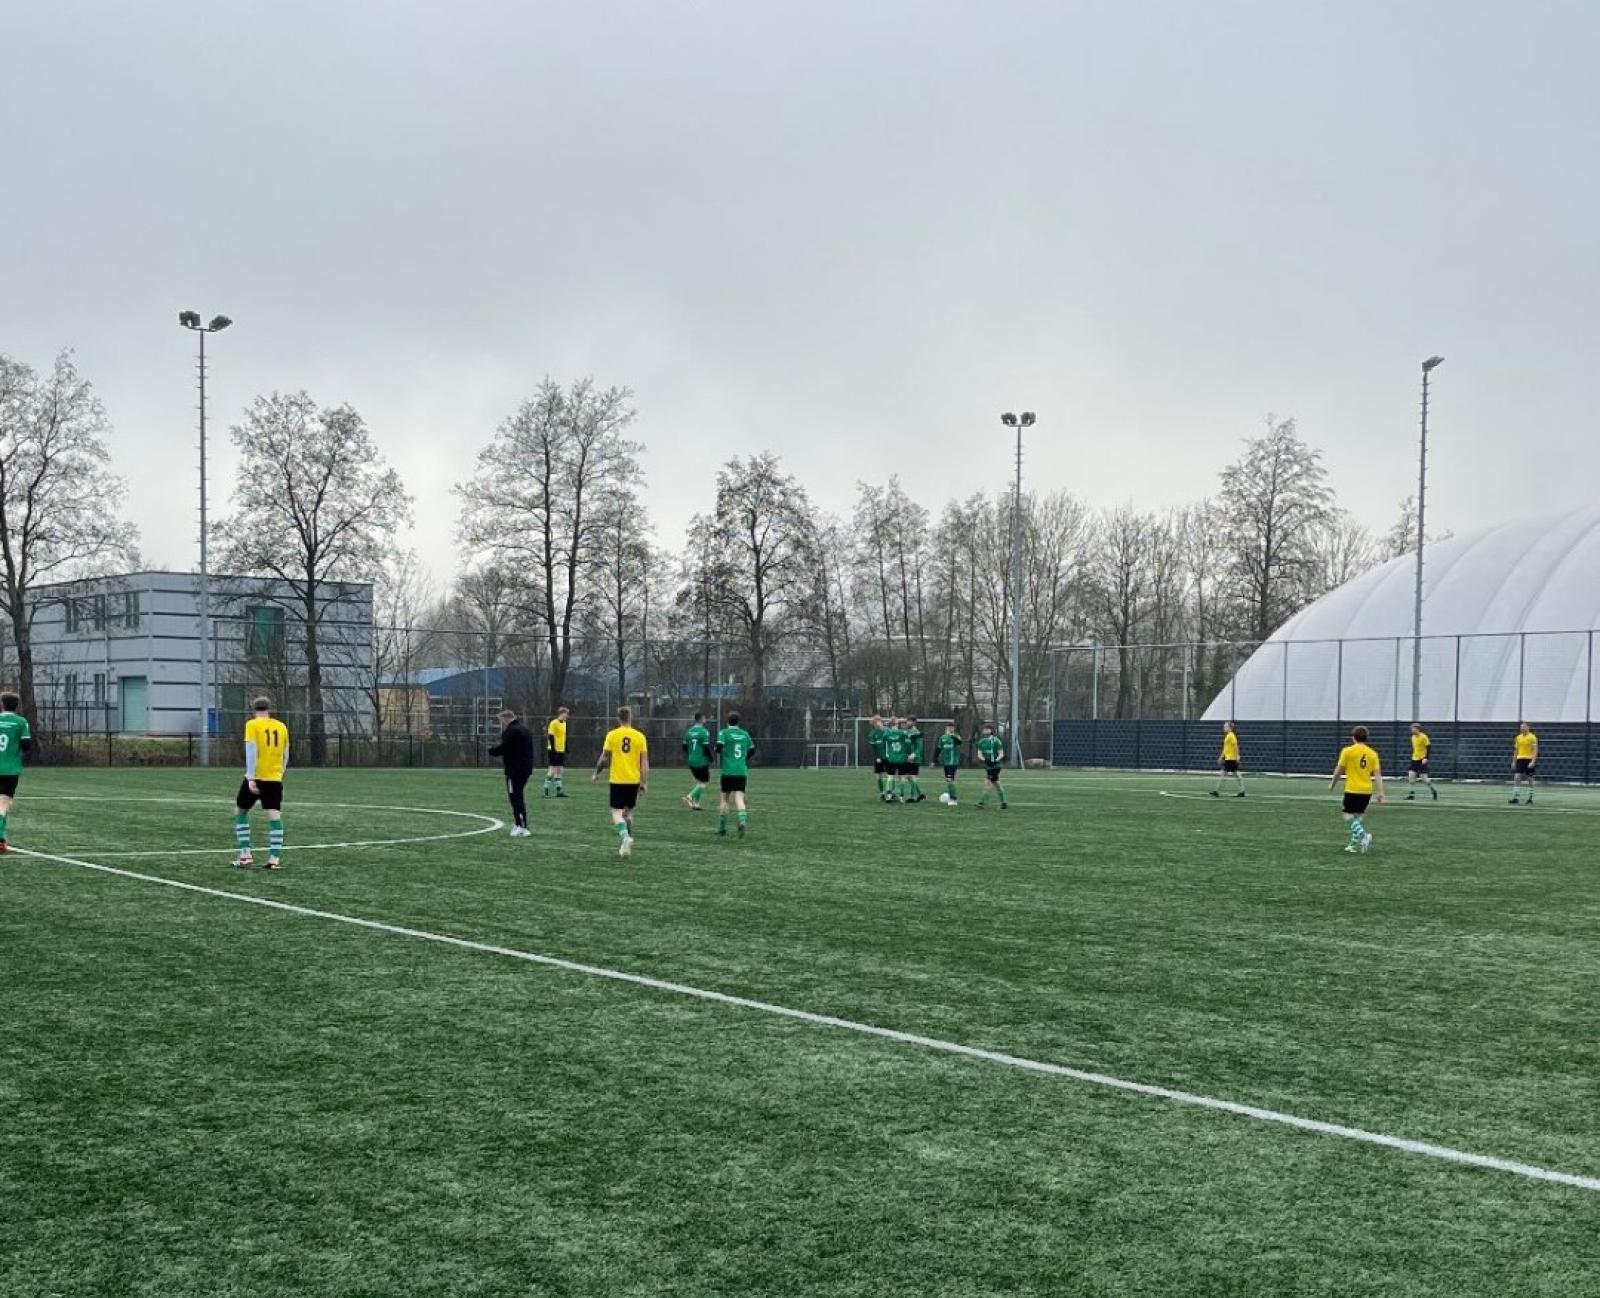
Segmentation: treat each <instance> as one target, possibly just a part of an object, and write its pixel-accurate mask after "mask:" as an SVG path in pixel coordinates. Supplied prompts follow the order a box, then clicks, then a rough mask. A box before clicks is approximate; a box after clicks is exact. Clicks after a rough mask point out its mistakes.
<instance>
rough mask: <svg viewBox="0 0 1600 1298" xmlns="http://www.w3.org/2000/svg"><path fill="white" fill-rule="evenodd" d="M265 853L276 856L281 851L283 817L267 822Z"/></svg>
mask: <svg viewBox="0 0 1600 1298" xmlns="http://www.w3.org/2000/svg"><path fill="white" fill-rule="evenodd" d="M267 851H268V852H269V853H270V854H271V855H273V856H277V855H278V854H279V853H280V852H282V851H283V817H282V816H279V817H278V819H276V820H269V821H268V822H267Z"/></svg>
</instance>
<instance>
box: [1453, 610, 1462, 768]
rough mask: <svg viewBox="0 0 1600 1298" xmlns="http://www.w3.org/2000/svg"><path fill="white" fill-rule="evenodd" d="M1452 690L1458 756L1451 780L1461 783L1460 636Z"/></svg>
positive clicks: (1454, 737)
mask: <svg viewBox="0 0 1600 1298" xmlns="http://www.w3.org/2000/svg"><path fill="white" fill-rule="evenodd" d="M1452 688H1453V690H1454V699H1453V700H1452V702H1451V704H1450V714H1451V716H1450V724H1451V730H1452V735H1451V738H1452V739H1454V740H1455V745H1454V746H1455V752H1456V755H1455V758H1454V765H1453V767H1452V770H1451V773H1450V778H1451V779H1452V780H1455V781H1459V780H1460V779H1461V637H1460V636H1459V635H1457V636H1456V678H1455V681H1454V682H1453V683H1452Z"/></svg>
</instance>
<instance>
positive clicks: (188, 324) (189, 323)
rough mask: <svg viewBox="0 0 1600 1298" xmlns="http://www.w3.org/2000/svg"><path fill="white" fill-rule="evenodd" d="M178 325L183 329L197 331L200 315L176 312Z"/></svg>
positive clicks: (193, 312)
mask: <svg viewBox="0 0 1600 1298" xmlns="http://www.w3.org/2000/svg"><path fill="white" fill-rule="evenodd" d="M178 323H179V324H181V325H182V326H183V327H184V328H185V329H198V328H199V327H200V313H199V312H198V311H180V312H178Z"/></svg>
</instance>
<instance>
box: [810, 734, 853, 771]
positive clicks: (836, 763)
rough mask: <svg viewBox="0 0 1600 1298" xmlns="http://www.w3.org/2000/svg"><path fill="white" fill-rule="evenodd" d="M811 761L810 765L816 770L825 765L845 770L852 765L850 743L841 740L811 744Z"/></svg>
mask: <svg viewBox="0 0 1600 1298" xmlns="http://www.w3.org/2000/svg"><path fill="white" fill-rule="evenodd" d="M809 747H810V749H811V761H810V762H809V763H808V765H809V766H810V767H811V769H812V770H814V771H820V770H822V769H823V768H824V767H828V768H831V769H835V770H843V769H844V768H845V767H847V766H849V765H850V745H849V744H847V743H843V742H841V741H835V742H833V743H828V744H811V745H809Z"/></svg>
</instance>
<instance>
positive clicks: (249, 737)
mask: <svg viewBox="0 0 1600 1298" xmlns="http://www.w3.org/2000/svg"><path fill="white" fill-rule="evenodd" d="M244 742H245V743H246V744H254V745H255V746H256V769H255V777H254V778H256V779H258V780H266V781H267V782H268V783H269V784H276V783H278V782H279V781H281V780H282V779H283V767H284V763H285V762H287V761H288V759H289V727H288V726H286V725H284V724H283V722H281V721H279V720H277V719H276V718H274V717H251V718H250V720H248V721H246V722H245V723H244ZM247 773H248V772H247Z"/></svg>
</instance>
